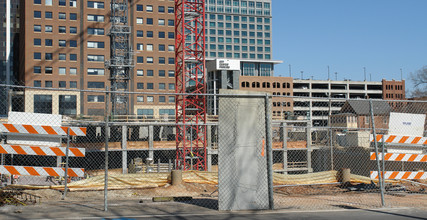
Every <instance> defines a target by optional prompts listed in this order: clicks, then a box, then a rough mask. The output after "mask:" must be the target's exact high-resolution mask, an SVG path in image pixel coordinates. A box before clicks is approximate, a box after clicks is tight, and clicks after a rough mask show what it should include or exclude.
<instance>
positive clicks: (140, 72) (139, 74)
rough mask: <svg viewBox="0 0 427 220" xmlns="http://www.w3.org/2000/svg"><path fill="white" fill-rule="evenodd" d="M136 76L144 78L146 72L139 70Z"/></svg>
mask: <svg viewBox="0 0 427 220" xmlns="http://www.w3.org/2000/svg"><path fill="white" fill-rule="evenodd" d="M136 75H137V76H144V70H137V71H136Z"/></svg>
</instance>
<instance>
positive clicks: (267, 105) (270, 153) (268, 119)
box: [265, 94, 274, 210]
mask: <svg viewBox="0 0 427 220" xmlns="http://www.w3.org/2000/svg"><path fill="white" fill-rule="evenodd" d="M270 104H271V102H270V97H269V96H268V94H265V136H266V138H265V140H266V141H265V142H266V151H267V172H268V174H267V183H268V202H269V208H270V209H271V210H273V209H274V199H273V149H272V134H271V108H270Z"/></svg>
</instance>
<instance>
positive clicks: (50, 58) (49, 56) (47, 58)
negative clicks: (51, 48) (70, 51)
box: [44, 53, 53, 60]
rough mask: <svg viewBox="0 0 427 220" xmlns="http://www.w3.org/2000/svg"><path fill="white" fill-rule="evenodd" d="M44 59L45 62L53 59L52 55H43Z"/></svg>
mask: <svg viewBox="0 0 427 220" xmlns="http://www.w3.org/2000/svg"><path fill="white" fill-rule="evenodd" d="M44 59H45V60H52V59H53V55H52V53H45V55H44Z"/></svg>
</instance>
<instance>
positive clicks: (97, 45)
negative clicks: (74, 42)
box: [87, 41, 105, 48]
mask: <svg viewBox="0 0 427 220" xmlns="http://www.w3.org/2000/svg"><path fill="white" fill-rule="evenodd" d="M87 47H88V48H104V47H105V45H104V42H102V41H99V42H98V41H88V42H87Z"/></svg>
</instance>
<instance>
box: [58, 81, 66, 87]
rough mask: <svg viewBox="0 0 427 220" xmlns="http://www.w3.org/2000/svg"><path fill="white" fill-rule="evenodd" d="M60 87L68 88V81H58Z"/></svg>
mask: <svg viewBox="0 0 427 220" xmlns="http://www.w3.org/2000/svg"><path fill="white" fill-rule="evenodd" d="M58 87H59V88H66V87H67V82H65V81H59V82H58Z"/></svg>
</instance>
